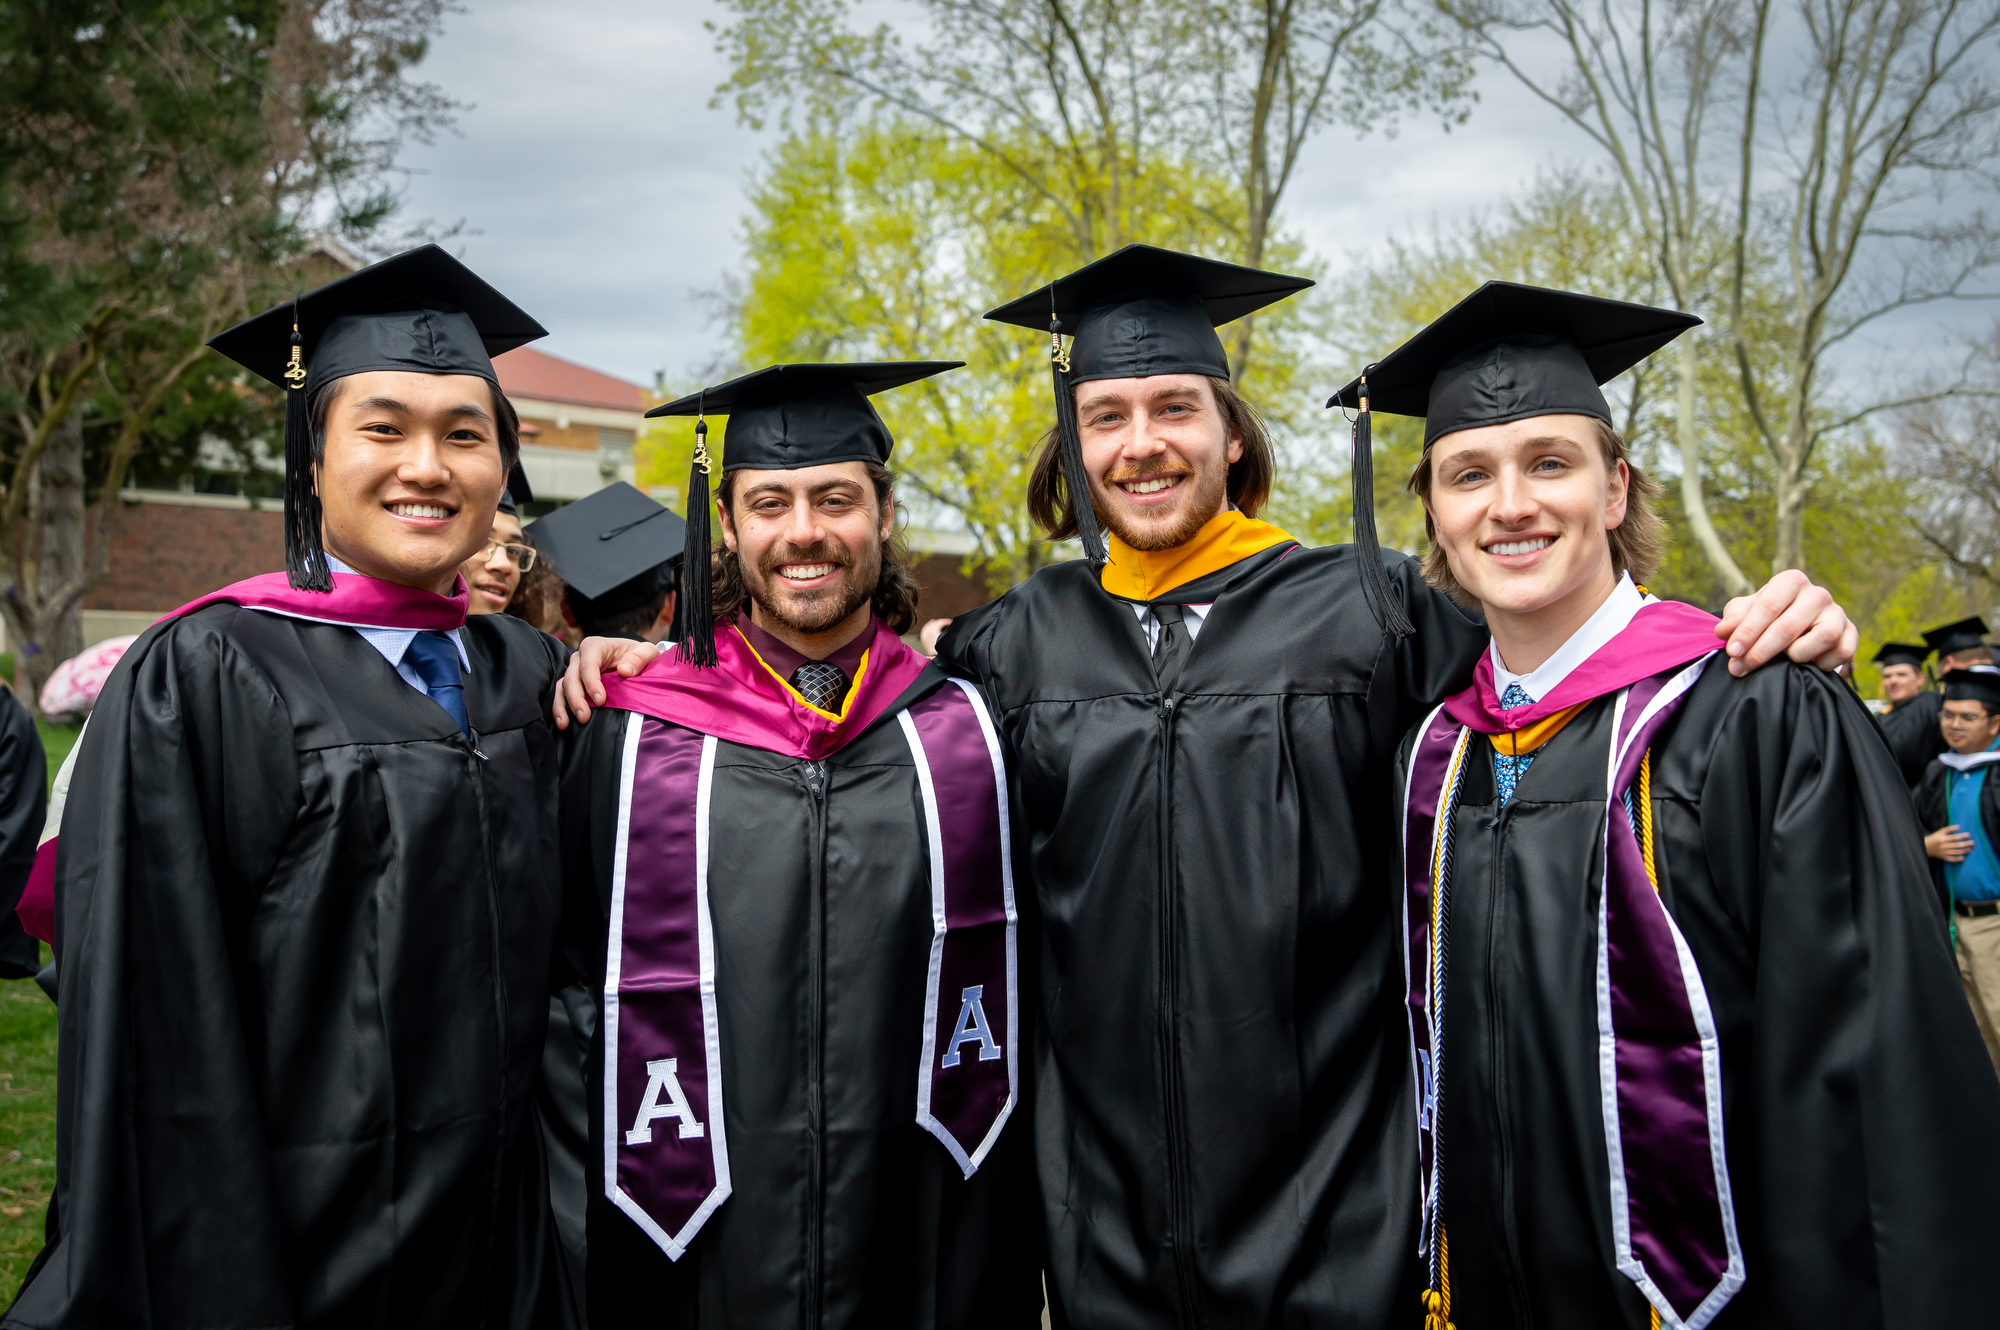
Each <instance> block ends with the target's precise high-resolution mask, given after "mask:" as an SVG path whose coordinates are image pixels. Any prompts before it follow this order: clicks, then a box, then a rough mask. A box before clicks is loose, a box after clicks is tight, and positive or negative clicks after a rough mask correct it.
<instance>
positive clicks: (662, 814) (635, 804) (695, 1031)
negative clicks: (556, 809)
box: [604, 718, 729, 1259]
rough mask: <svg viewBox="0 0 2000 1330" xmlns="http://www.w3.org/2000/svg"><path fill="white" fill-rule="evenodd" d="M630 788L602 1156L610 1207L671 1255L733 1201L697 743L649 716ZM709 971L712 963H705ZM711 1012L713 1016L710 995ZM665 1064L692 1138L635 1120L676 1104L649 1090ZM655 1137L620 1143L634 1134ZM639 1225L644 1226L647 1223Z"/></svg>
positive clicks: (661, 1122)
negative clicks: (701, 848) (712, 1030)
mask: <svg viewBox="0 0 2000 1330" xmlns="http://www.w3.org/2000/svg"><path fill="white" fill-rule="evenodd" d="M638 723H639V724H640V726H641V729H640V732H639V739H638V751H637V753H636V755H635V757H634V759H633V764H632V769H631V776H630V780H629V785H628V790H629V799H630V805H629V807H630V813H629V817H628V819H627V830H626V836H625V845H624V856H623V860H624V861H623V871H622V874H621V875H620V880H619V881H618V882H617V883H616V884H615V888H616V890H615V894H616V897H617V900H616V902H615V904H616V907H617V908H615V909H614V912H613V913H614V920H613V930H614V939H613V941H614V943H615V945H616V946H617V947H618V956H619V967H618V974H617V985H616V989H615V991H614V992H613V993H609V994H607V995H606V997H607V1001H606V1003H605V1007H606V1016H605V1044H606V1047H607V1048H608V1049H610V1050H612V1056H613V1057H614V1059H615V1063H614V1068H613V1070H614V1071H615V1075H614V1076H613V1077H611V1078H610V1080H609V1083H608V1084H607V1086H606V1092H605V1100H606V1103H605V1110H606V1121H605V1124H604V1126H605V1149H606V1150H607V1151H608V1152H609V1153H610V1155H611V1159H610V1161H609V1163H610V1166H611V1167H610V1172H611V1175H612V1176H611V1177H610V1178H609V1179H608V1180H607V1181H608V1182H610V1183H611V1185H612V1191H611V1193H610V1196H611V1199H612V1201H613V1202H614V1203H616V1204H618V1206H619V1208H620V1209H623V1210H625V1211H626V1213H628V1214H632V1215H633V1218H634V1219H639V1217H640V1215H639V1214H638V1213H634V1211H635V1210H636V1211H638V1212H640V1213H643V1215H644V1216H645V1218H646V1220H650V1221H651V1224H652V1225H653V1226H654V1227H653V1228H651V1229H649V1230H648V1231H649V1232H650V1233H651V1234H652V1236H653V1239H654V1241H656V1242H659V1243H660V1245H661V1246H662V1247H663V1248H665V1249H666V1251H667V1254H668V1255H669V1256H672V1257H674V1258H676V1259H678V1258H679V1256H680V1254H681V1251H683V1250H685V1248H686V1245H687V1243H688V1242H689V1241H691V1240H692V1239H693V1236H694V1231H695V1230H696V1229H698V1228H699V1223H698V1222H697V1221H698V1220H699V1219H703V1218H706V1211H710V1210H713V1208H714V1207H715V1206H716V1205H719V1204H721V1202H722V1200H723V1199H725V1198H726V1197H727V1196H728V1194H729V1176H728V1167H729V1164H728V1152H727V1145H726V1142H725V1138H724V1134H723V1120H722V1112H721V1109H722V1104H721V1084H720V1081H719V1079H717V1080H715V1081H714V1082H713V1083H711V1072H712V1071H714V1070H719V1054H718V1056H717V1057H715V1058H712V1057H711V1054H712V1053H716V1052H717V1050H714V1049H711V1047H710V1045H709V1025H710V1022H711V1020H712V1014H711V1011H705V1010H704V1002H703V994H702V985H701V976H702V959H703V958H702V952H703V950H704V941H703V938H702V931H703V927H704V914H705V911H704V910H703V909H702V908H701V905H702V902H701V899H700V892H701V887H702V883H701V880H700V875H699V871H698V870H699V868H700V867H702V866H703V865H698V861H697V858H698V857H697V848H698V842H699V839H700V836H701V830H702V829H701V828H700V826H699V824H698V821H697V818H698V816H699V812H700V811H703V810H699V809H698V800H697V794H698V790H699V782H700V777H701V765H702V747H703V744H704V742H705V740H704V736H702V735H701V734H698V733H696V732H695V731H693V730H689V729H684V728H682V727H680V726H678V725H668V724H666V723H664V722H662V721H658V720H653V719H650V718H648V719H645V720H643V721H639V722H638ZM711 963H712V962H711ZM707 1005H708V1007H709V1008H710V1009H711V1010H712V1007H713V999H712V997H711V998H710V1000H709V1002H708V1004H707ZM665 1059H672V1061H673V1063H674V1066H673V1068H672V1075H673V1077H674V1079H675V1082H676V1083H677V1084H678V1086H679V1088H680V1090H681V1092H682V1094H683V1095H684V1096H685V1098H686V1103H687V1106H688V1108H689V1109H690V1110H691V1111H692V1113H693V1115H694V1119H695V1121H696V1122H697V1123H699V1124H700V1125H701V1127H702V1134H701V1135H699V1136H688V1135H685V1134H684V1129H685V1123H684V1120H683V1119H682V1118H679V1117H671V1116H669V1117H657V1118H653V1119H652V1120H651V1121H650V1122H647V1123H644V1124H642V1123H641V1122H640V1116H641V1108H642V1106H643V1105H645V1103H646V1101H647V1098H648V1096H649V1094H650V1095H651V1096H652V1098H653V1100H654V1103H655V1105H656V1106H666V1105H672V1104H673V1103H674V1101H673V1100H672V1098H671V1096H670V1095H668V1094H662V1093H657V1092H655V1087H654V1077H653V1076H652V1075H651V1074H650V1073H649V1071H648V1065H649V1064H652V1063H657V1062H660V1061H662V1060H665ZM639 1126H644V1127H645V1128H647V1129H649V1130H650V1133H651V1139H650V1140H648V1141H642V1142H638V1143H632V1142H630V1141H629V1140H628V1134H629V1133H630V1132H632V1131H633V1130H634V1128H635V1127H639ZM646 1226H647V1225H646V1223H645V1221H641V1227H646Z"/></svg>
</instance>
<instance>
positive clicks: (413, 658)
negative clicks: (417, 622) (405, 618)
mask: <svg viewBox="0 0 2000 1330" xmlns="http://www.w3.org/2000/svg"><path fill="white" fill-rule="evenodd" d="M403 658H404V659H405V660H407V661H409V662H410V666H411V668H412V669H414V670H416V672H417V677H418V678H419V679H422V680H423V681H424V691H425V692H426V693H429V694H430V698H431V701H433V702H435V703H437V704H438V705H439V706H441V707H443V708H444V711H445V714H446V715H447V716H450V717H451V718H452V720H453V721H454V722H455V723H456V724H457V725H458V728H459V732H460V733H461V734H470V733H471V732H472V730H471V727H469V726H468V725H467V724H466V722H465V676H464V675H462V674H460V673H459V670H458V648H457V647H455V646H453V645H452V641H451V639H450V638H449V637H446V636H445V635H444V634H443V633H418V634H417V635H416V636H415V637H413V638H411V639H410V646H409V649H408V650H407V651H405V652H404V653H403Z"/></svg>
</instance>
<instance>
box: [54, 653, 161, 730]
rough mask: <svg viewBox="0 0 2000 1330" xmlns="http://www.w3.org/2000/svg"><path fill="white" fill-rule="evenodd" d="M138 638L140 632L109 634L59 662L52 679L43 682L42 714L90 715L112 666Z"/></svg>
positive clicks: (109, 675)
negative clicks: (122, 634)
mask: <svg viewBox="0 0 2000 1330" xmlns="http://www.w3.org/2000/svg"><path fill="white" fill-rule="evenodd" d="M138 640H139V638H138V635H137V634H134V635H132V636H130V637H107V638H105V639H104V640H103V641H102V642H99V643H98V644H97V645H95V646H89V647H85V648H84V649H83V650H82V651H81V652H79V653H78V654H76V655H74V656H71V657H70V658H69V659H68V660H66V661H64V662H63V663H62V664H60V665H58V666H56V668H55V672H54V673H53V674H51V675H49V681H48V682H47V683H45V684H43V685H42V714H43V715H44V716H51V717H53V716H69V717H78V718H80V717H83V716H87V715H89V714H90V709H91V708H92V707H94V706H96V705H97V694H98V693H99V692H100V691H102V689H103V688H104V681H105V680H106V679H108V678H110V677H111V669H112V667H113V666H114V665H116V664H117V663H118V660H119V658H120V657H121V656H123V655H124V654H125V648H127V647H129V646H131V645H132V644H133V643H134V642H136V641H138Z"/></svg>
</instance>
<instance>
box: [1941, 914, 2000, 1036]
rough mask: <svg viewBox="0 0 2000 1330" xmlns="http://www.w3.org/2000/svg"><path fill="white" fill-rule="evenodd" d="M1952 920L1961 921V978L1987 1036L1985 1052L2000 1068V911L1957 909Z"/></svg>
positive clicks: (1959, 938)
mask: <svg viewBox="0 0 2000 1330" xmlns="http://www.w3.org/2000/svg"><path fill="white" fill-rule="evenodd" d="M1952 922H1953V923H1954V924H1956V925H1958V928H1957V930H1956V931H1957V933H1958V941H1957V945H1956V950H1957V951H1958V978H1959V981H1960V982H1961V983H1963V984H1964V985H1965V999H1966V1001H1968V1002H1970V1003H1971V1004H1972V1017H1973V1019H1974V1020H1976V1021H1978V1022H1979V1033H1980V1035H1981V1036H1982V1037H1983V1038H1984V1039H1985V1040H1986V1055H1987V1056H1988V1057H1990V1058H1992V1059H1993V1067H1994V1070H1995V1071H1996V1072H2000V914H1987V915H1981V916H1980V917H1979V918H1977V919H1969V918H1967V917H1966V916H1965V915H1962V914H1956V913H1954V915H1953V917H1952Z"/></svg>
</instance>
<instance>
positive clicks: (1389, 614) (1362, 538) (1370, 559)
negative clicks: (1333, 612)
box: [1352, 374, 1417, 641]
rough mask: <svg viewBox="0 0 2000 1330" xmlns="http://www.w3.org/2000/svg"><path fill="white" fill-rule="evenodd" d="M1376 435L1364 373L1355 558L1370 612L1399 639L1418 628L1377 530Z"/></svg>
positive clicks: (1357, 427)
mask: <svg viewBox="0 0 2000 1330" xmlns="http://www.w3.org/2000/svg"><path fill="white" fill-rule="evenodd" d="M1374 434H1375V432H1374V429H1373V426H1372V424H1371V422H1370V418H1369V411H1368V376H1367V375H1365V374H1364V375H1363V376H1362V378H1361V413H1360V414H1359V415H1357V416H1356V417H1355V418H1354V434H1353V443H1354V456H1353V461H1352V468H1353V471H1352V477H1353V491H1354V496H1353V497H1354V557H1355V558H1356V559H1358V560H1359V561H1360V564H1361V595H1362V599H1364V600H1366V601H1367V602H1368V612H1369V613H1370V614H1372V615H1374V616H1375V622H1376V624H1377V625H1378V626H1379V627H1380V628H1381V629H1382V631H1383V632H1384V633H1386V634H1388V635H1389V637H1390V638H1391V639H1392V640H1398V641H1399V640H1401V639H1402V638H1405V637H1408V636H1410V635H1411V634H1412V633H1414V632H1416V631H1417V630H1416V628H1415V627H1413V626H1412V625H1411V623H1410V620H1409V617H1408V616H1407V615H1405V614H1404V613H1403V604H1402V601H1401V600H1399V599H1398V598H1397V596H1396V589H1395V588H1394V587H1393V586H1391V585H1390V583H1389V574H1388V571H1387V570H1386V569H1384V568H1383V567H1382V545H1381V541H1380V540H1379V539H1378V538H1377V536H1376V533H1375V437H1374Z"/></svg>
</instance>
